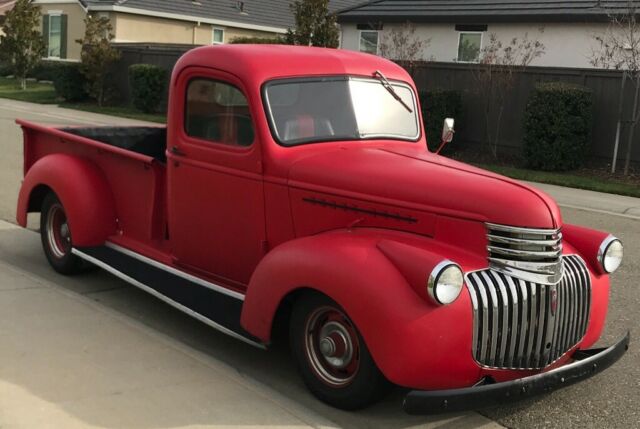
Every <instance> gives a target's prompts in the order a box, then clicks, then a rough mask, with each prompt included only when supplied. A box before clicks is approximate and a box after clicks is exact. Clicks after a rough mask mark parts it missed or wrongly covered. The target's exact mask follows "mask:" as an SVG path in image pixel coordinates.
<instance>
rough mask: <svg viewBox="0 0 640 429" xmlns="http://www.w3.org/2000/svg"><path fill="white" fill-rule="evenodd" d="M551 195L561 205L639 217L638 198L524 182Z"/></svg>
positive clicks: (639, 202)
mask: <svg viewBox="0 0 640 429" xmlns="http://www.w3.org/2000/svg"><path fill="white" fill-rule="evenodd" d="M525 183H527V184H529V185H531V186H534V187H536V188H538V189H541V190H543V191H544V192H546V193H547V194H549V195H551V196H552V197H553V198H554V199H555V200H556V201H557V202H558V204H559V205H560V206H561V207H567V208H572V209H578V210H587V211H592V212H597V213H604V214H612V215H616V216H623V217H628V218H631V219H640V198H633V197H625V196H623V195H615V194H605V193H603V192H594V191H587V190H584V189H575V188H565V187H564V186H556V185H547V184H544V183H534V182H525Z"/></svg>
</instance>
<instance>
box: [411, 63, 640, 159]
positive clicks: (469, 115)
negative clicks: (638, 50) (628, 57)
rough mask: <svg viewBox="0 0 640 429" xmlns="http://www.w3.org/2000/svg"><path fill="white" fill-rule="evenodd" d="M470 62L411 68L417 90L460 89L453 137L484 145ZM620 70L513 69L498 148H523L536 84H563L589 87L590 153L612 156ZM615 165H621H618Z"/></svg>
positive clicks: (638, 139) (638, 151)
mask: <svg viewBox="0 0 640 429" xmlns="http://www.w3.org/2000/svg"><path fill="white" fill-rule="evenodd" d="M473 67H476V66H474V65H469V64H453V63H424V64H419V65H418V66H416V67H415V69H414V71H413V76H414V79H415V81H416V85H417V86H418V88H419V89H420V90H434V89H455V90H458V91H460V92H461V94H462V101H463V103H462V104H463V113H462V117H461V118H460V120H459V121H458V122H457V124H456V125H457V127H456V128H457V134H456V138H458V139H459V141H463V142H473V143H484V140H485V137H484V136H485V116H484V103H483V100H482V98H481V93H480V91H478V90H477V81H476V79H474V75H473ZM621 79H622V74H621V72H617V71H609V70H596V69H571V68H551V67H528V68H526V69H524V70H522V71H517V72H516V73H515V82H514V85H513V88H512V89H511V90H510V91H509V94H508V96H507V100H506V103H505V104H506V108H505V109H504V116H503V119H502V122H501V128H500V146H503V147H504V148H505V149H510V150H511V151H519V150H521V148H522V123H523V121H522V119H523V114H524V110H525V107H526V105H527V101H528V98H529V94H530V93H531V90H532V89H533V88H534V86H535V85H536V84H537V83H539V82H550V81H553V82H568V83H574V84H579V85H583V86H586V87H587V88H590V89H591V91H593V101H594V112H593V113H594V114H593V118H594V120H593V143H592V147H591V155H592V156H595V157H599V158H608V159H611V156H612V154H613V146H614V142H615V134H616V125H617V116H618V103H619V95H620V83H621ZM625 91H626V92H627V93H626V96H625V99H626V100H625V105H624V118H626V119H630V117H631V111H632V102H633V96H632V95H633V94H632V92H633V89H632V85H631V84H630V82H627V86H626V89H625ZM628 129H629V126H628V124H625V125H624V126H623V129H622V133H621V138H620V149H619V154H618V159H619V161H620V160H621V159H622V158H623V156H624V153H625V151H626V143H627V135H628V134H627V132H628ZM634 140H635V141H634V145H633V146H634V147H633V151H632V160H634V161H636V162H640V127H639V128H638V132H637V133H636V134H635V138H634ZM619 165H620V164H619Z"/></svg>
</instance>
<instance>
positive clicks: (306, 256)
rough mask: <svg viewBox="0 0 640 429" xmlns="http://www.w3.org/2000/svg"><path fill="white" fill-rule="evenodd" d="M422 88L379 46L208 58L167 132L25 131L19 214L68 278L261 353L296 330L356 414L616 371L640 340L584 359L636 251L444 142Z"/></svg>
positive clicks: (322, 389)
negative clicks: (140, 293) (145, 302)
mask: <svg viewBox="0 0 640 429" xmlns="http://www.w3.org/2000/svg"><path fill="white" fill-rule="evenodd" d="M416 94H417V92H416V87H415V85H414V83H413V81H412V79H411V78H410V76H409V75H408V74H407V73H406V72H405V71H404V70H403V69H402V68H401V67H399V66H398V65H396V64H394V63H392V62H390V61H387V60H384V59H382V58H379V57H376V56H371V55H366V54H360V53H354V52H347V51H342V50H330V49H319V48H307V47H285V46H249V45H246V46H240V45H236V46H216V47H203V48H197V49H194V50H192V51H190V52H188V53H187V54H185V55H184V56H183V57H182V58H181V59H180V60H179V61H178V63H177V65H176V66H175V69H174V71H173V75H172V79H171V82H170V100H169V111H168V125H167V127H155V128H154V127H98V128H86V127H85V128H81V127H75V128H74V127H60V128H55V127H51V126H43V125H37V124H34V123H30V122H26V121H22V120H19V121H18V123H19V124H20V125H21V126H22V128H23V129H24V174H25V177H24V182H23V184H22V188H21V191H20V196H19V201H18V210H17V219H18V222H19V224H20V225H22V226H26V224H27V213H29V212H36V213H37V212H39V213H41V217H40V231H41V237H42V244H43V247H44V252H45V255H46V257H47V258H48V260H49V262H50V264H51V265H52V266H53V268H54V269H55V270H57V271H59V272H60V273H63V274H72V273H75V272H77V271H78V270H81V269H83V265H86V264H87V262H88V263H90V264H92V265H97V266H98V267H101V268H103V269H105V270H107V271H109V272H110V273H112V274H114V275H116V276H118V277H120V278H121V279H123V280H125V281H127V282H129V283H131V284H133V285H135V286H137V287H139V288H141V289H143V290H145V291H147V292H149V293H150V294H152V295H154V296H156V297H157V298H159V299H161V300H164V301H165V302H167V303H168V304H170V305H172V306H174V307H176V308H178V309H180V310H182V311H184V312H186V313H188V314H189V315H191V316H193V317H195V318H197V319H199V320H201V321H202V322H204V323H207V324H208V325H210V326H211V327H213V328H216V329H218V330H220V331H222V332H224V333H226V334H229V335H231V336H233V337H235V338H237V339H239V340H242V341H245V342H247V343H249V344H251V345H254V346H257V347H261V348H266V347H267V346H268V345H269V344H270V343H271V342H272V340H273V336H274V333H275V332H276V331H277V330H278V329H279V327H282V326H285V327H286V329H285V330H284V331H285V333H287V334H288V337H289V342H290V346H291V350H292V355H293V358H294V360H295V361H296V363H297V365H298V367H299V370H300V373H301V376H302V378H303V379H304V381H305V383H306V385H307V386H308V387H309V389H310V390H311V391H312V392H313V393H314V394H315V395H316V396H317V397H318V398H320V399H321V400H322V401H325V402H327V403H329V404H331V405H334V406H336V407H340V408H344V409H356V408H360V407H364V406H367V405H369V404H371V403H372V402H374V401H375V400H377V399H379V398H380V397H381V396H382V395H383V394H384V392H386V391H387V390H388V387H389V386H392V385H399V386H403V387H405V388H409V389H410V391H409V392H408V393H407V396H406V399H405V402H404V408H405V410H406V411H407V412H409V413H423V414H427V413H439V412H445V411H457V410H463V409H476V408H482V407H488V406H495V405H499V404H502V403H505V402H507V401H514V400H518V399H521V398H524V397H529V396H531V395H535V394H539V393H542V392H547V391H550V390H553V389H556V388H559V387H562V386H566V385H569V384H571V383H574V382H576V381H578V380H582V379H585V378H587V377H589V376H591V375H593V374H595V373H598V372H599V371H602V370H603V369H605V368H607V367H608V366H609V365H611V364H612V363H614V362H615V361H616V360H618V359H619V358H620V357H621V356H622V355H623V354H624V352H625V350H626V349H627V347H628V343H629V335H628V334H627V335H626V336H624V337H623V338H622V339H621V340H620V341H619V342H618V343H616V344H614V345H612V346H611V347H608V348H604V349H589V347H591V346H592V345H593V344H594V343H595V342H596V341H597V340H598V338H599V336H600V334H601V332H602V329H603V325H604V323H605V315H606V312H607V305H608V295H609V273H611V272H613V271H615V270H616V269H617V268H618V266H619V265H620V262H621V260H622V253H623V248H622V244H621V243H620V241H619V240H617V239H616V238H614V237H612V236H611V235H609V234H608V233H605V232H599V231H594V230H591V229H587V228H583V227H580V226H574V225H570V224H566V223H563V221H562V217H561V214H560V210H559V209H558V206H557V205H556V203H555V202H554V201H553V200H552V199H551V198H550V197H548V196H547V195H545V194H544V193H542V192H540V191H538V190H536V189H534V188H532V187H529V186H527V185H525V184H522V183H520V182H516V181H514V180H510V179H508V178H505V177H502V176H499V175H496V174H492V173H489V172H487V171H483V170H480V169H478V168H473V167H470V166H468V165H465V164H462V163H459V162H455V161H452V160H450V159H447V158H445V157H442V156H440V155H438V154H435V153H431V152H429V151H428V150H427V145H426V137H425V133H424V129H423V125H422V123H423V122H422V117H421V111H420V107H419V105H418V99H417V96H416ZM446 125H447V126H446V127H445V132H444V141H445V142H447V141H449V140H450V138H451V129H449V128H450V127H451V121H446Z"/></svg>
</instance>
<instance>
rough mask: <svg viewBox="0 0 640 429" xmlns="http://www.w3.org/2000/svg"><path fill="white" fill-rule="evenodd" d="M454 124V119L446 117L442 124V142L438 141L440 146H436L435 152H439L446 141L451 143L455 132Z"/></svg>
mask: <svg viewBox="0 0 640 429" xmlns="http://www.w3.org/2000/svg"><path fill="white" fill-rule="evenodd" d="M454 124H455V121H454V119H453V118H447V119H445V120H444V124H443V125H442V142H441V143H440V147H439V148H438V150H437V151H436V153H440V151H441V150H442V148H443V147H444V146H445V145H446V144H447V143H451V141H452V140H453V135H454V134H455V132H456V131H455V130H454V129H453V126H454Z"/></svg>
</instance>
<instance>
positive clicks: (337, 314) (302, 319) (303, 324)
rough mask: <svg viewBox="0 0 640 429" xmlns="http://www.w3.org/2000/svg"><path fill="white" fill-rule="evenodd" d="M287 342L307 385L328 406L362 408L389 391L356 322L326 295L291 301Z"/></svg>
mask: <svg viewBox="0 0 640 429" xmlns="http://www.w3.org/2000/svg"><path fill="white" fill-rule="evenodd" d="M290 341H291V349H292V352H293V355H294V358H295V360H296V363H297V365H298V369H299V371H300V373H301V375H302V378H303V380H304V382H305V384H306V385H307V387H308V388H309V390H310V391H311V392H312V393H313V394H314V395H315V396H316V397H318V398H319V399H320V400H321V401H323V402H326V403H327V404H329V405H332V406H334V407H336V408H341V409H344V410H355V409H360V408H364V407H366V406H368V405H371V404H372V403H374V402H376V401H378V400H379V399H381V398H382V396H383V395H384V394H385V393H386V392H387V391H388V390H389V387H390V385H391V384H390V383H389V382H388V381H387V380H386V378H385V377H384V375H383V374H382V373H381V372H380V370H379V369H378V367H377V366H376V364H375V362H374V361H373V358H372V357H371V354H370V353H369V350H368V349H367V346H366V344H365V343H364V340H363V339H362V336H361V335H360V333H359V332H358V329H357V328H356V326H355V325H354V323H353V322H352V321H351V319H350V318H349V316H347V314H346V312H345V311H344V310H343V309H342V308H341V307H340V306H339V305H338V304H337V303H335V302H334V301H332V300H331V299H329V298H327V297H326V296H323V295H319V294H313V295H306V296H304V297H302V298H301V299H300V300H298V301H297V302H296V303H295V306H294V309H293V313H292V315H291V326H290Z"/></svg>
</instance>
